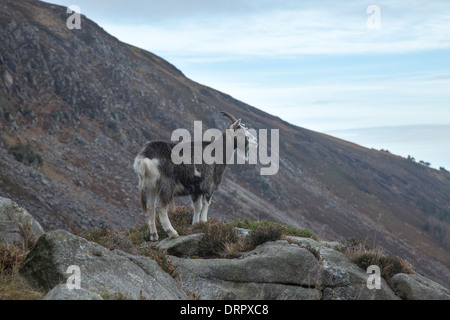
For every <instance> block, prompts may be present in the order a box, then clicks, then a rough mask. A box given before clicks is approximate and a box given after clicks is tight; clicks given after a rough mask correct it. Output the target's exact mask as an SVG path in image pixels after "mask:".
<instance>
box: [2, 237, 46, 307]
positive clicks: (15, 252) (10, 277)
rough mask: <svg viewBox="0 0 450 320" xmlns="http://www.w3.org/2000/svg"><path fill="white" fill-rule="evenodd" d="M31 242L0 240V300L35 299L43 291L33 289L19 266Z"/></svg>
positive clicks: (40, 295)
mask: <svg viewBox="0 0 450 320" xmlns="http://www.w3.org/2000/svg"><path fill="white" fill-rule="evenodd" d="M32 245H33V244H31V243H27V244H26V245H22V246H18V245H14V244H9V243H4V242H2V241H1V240H0V300H37V299H42V298H43V296H44V292H43V291H39V290H35V289H33V288H32V287H31V286H30V285H29V284H28V283H27V281H26V280H25V279H24V278H23V277H22V276H21V275H20V274H19V268H20V265H21V264H22V262H23V261H24V260H25V257H26V256H27V254H28V252H29V248H31V247H32Z"/></svg>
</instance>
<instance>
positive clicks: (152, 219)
mask: <svg viewBox="0 0 450 320" xmlns="http://www.w3.org/2000/svg"><path fill="white" fill-rule="evenodd" d="M147 195H148V196H147V200H148V206H147V214H148V226H149V228H150V241H158V239H159V237H158V230H156V208H155V204H156V198H157V193H156V191H154V190H152V191H150V192H148V193H147Z"/></svg>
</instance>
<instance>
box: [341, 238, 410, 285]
mask: <svg viewBox="0 0 450 320" xmlns="http://www.w3.org/2000/svg"><path fill="white" fill-rule="evenodd" d="M343 244H344V246H343V248H342V249H341V250H340V251H341V252H342V253H344V254H345V255H347V256H348V257H349V259H350V260H351V261H353V262H354V263H355V264H356V265H357V266H359V267H360V268H362V269H364V270H367V268H368V267H369V266H371V265H377V266H378V267H380V271H381V276H382V277H383V278H384V279H385V280H386V281H388V280H389V279H390V278H392V277H393V276H394V275H395V274H397V273H408V274H413V273H415V272H414V269H413V268H412V266H411V265H410V264H409V263H407V262H406V261H404V260H402V259H400V258H399V257H395V256H390V255H387V254H385V253H384V252H383V251H381V250H380V249H377V248H373V247H371V246H370V245H368V244H366V243H364V242H363V241H361V240H359V239H355V238H350V239H347V240H345V241H344V242H343Z"/></svg>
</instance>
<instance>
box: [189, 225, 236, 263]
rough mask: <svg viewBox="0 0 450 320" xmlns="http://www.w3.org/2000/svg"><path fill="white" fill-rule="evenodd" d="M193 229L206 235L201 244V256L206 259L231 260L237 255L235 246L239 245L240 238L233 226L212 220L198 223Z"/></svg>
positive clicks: (199, 252)
mask: <svg viewBox="0 0 450 320" xmlns="http://www.w3.org/2000/svg"><path fill="white" fill-rule="evenodd" d="M192 229H193V230H195V231H196V232H203V233H204V234H205V235H204V236H203V238H202V240H201V241H200V243H199V251H198V254H199V256H201V257H204V258H227V257H228V258H230V257H233V256H234V255H235V253H236V252H235V251H236V250H235V248H236V246H235V245H234V244H237V243H238V240H239V237H238V235H237V232H236V230H235V229H234V227H233V226H231V225H229V224H227V223H224V222H220V221H214V220H210V221H208V222H200V223H197V224H195V225H194V226H193V228H192Z"/></svg>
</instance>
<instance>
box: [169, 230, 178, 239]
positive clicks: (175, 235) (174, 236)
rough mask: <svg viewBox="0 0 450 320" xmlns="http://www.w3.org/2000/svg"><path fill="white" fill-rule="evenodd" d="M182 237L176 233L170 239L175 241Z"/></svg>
mask: <svg viewBox="0 0 450 320" xmlns="http://www.w3.org/2000/svg"><path fill="white" fill-rule="evenodd" d="M179 236H180V235H179V234H178V233H177V232H175V233H174V234H172V235H171V236H170V239H175V238H178V237H179Z"/></svg>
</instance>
